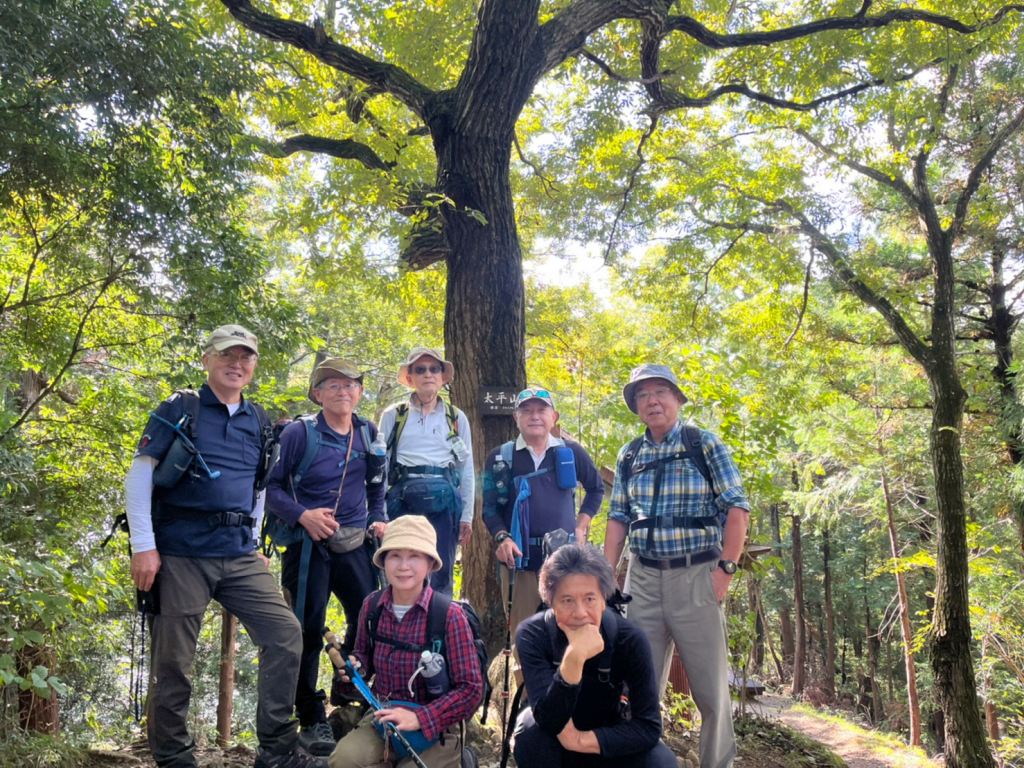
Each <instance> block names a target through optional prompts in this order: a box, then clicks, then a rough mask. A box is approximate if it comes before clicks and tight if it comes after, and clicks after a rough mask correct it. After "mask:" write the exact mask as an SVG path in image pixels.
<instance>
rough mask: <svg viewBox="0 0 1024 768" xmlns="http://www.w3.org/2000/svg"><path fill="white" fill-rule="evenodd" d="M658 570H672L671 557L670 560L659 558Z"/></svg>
mask: <svg viewBox="0 0 1024 768" xmlns="http://www.w3.org/2000/svg"><path fill="white" fill-rule="evenodd" d="M658 570H659V571H671V570H672V560H671V559H669V560H659V561H658Z"/></svg>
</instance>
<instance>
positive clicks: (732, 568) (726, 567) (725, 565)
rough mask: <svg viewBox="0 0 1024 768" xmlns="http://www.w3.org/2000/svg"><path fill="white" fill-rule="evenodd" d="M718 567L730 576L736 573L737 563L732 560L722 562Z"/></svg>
mask: <svg viewBox="0 0 1024 768" xmlns="http://www.w3.org/2000/svg"><path fill="white" fill-rule="evenodd" d="M718 566H719V567H720V568H721V569H722V570H723V571H725V572H726V573H728V574H733V573H736V563H735V562H733V561H732V560H721V561H719V563H718Z"/></svg>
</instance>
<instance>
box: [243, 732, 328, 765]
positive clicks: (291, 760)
mask: <svg viewBox="0 0 1024 768" xmlns="http://www.w3.org/2000/svg"><path fill="white" fill-rule="evenodd" d="M328 730H330V728H328ZM254 768H327V760H326V759H325V758H322V757H314V756H313V755H311V754H309V752H307V751H306V750H305V749H304V748H303V747H302V745H301V744H299V745H296V746H295V749H293V750H292V751H291V752H285V753H284V754H283V755H275V754H272V753H270V752H267V751H266V750H263V749H258V750H256V763H255V766H254Z"/></svg>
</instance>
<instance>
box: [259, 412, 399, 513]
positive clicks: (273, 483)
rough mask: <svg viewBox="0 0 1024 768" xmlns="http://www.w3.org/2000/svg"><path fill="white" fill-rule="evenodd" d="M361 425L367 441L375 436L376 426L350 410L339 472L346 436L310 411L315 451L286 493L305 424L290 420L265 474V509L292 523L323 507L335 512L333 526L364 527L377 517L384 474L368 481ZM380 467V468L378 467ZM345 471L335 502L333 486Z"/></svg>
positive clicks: (303, 443) (384, 486)
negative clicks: (272, 465)
mask: <svg viewBox="0 0 1024 768" xmlns="http://www.w3.org/2000/svg"><path fill="white" fill-rule="evenodd" d="M363 425H366V427H367V429H368V431H369V434H370V441H371V442H372V441H373V440H374V439H375V438H376V437H377V427H376V426H375V425H374V423H373V422H372V421H368V420H366V419H363V418H360V417H359V416H357V415H356V414H352V429H351V431H350V433H349V435H351V436H352V438H353V439H354V440H355V442H354V443H353V444H352V455H351V456H350V457H349V462H348V471H347V472H345V454H346V452H347V451H348V441H349V435H339V434H338V433H337V432H335V431H334V430H333V429H331V428H330V427H329V426H328V425H327V421H326V420H325V419H324V414H323V411H321V412H320V413H318V414H317V415H316V433H317V438H318V439H319V441H320V450H319V451H318V452H317V455H316V458H315V459H314V460H313V463H312V464H311V465H310V467H309V469H308V470H306V473H305V475H303V477H302V479H301V480H300V481H299V485H298V487H297V488H295V489H294V493H295V495H294V497H293V496H292V490H293V489H292V484H291V476H292V474H293V473H294V472H295V470H296V469H297V468H298V466H299V463H300V462H301V461H302V456H303V454H304V453H305V452H306V425H305V424H303V423H302V422H301V421H299V420H298V419H296V420H295V421H294V422H293V423H291V424H289V425H288V426H287V427H285V428H284V431H283V432H282V433H281V460H280V461H279V462H278V464H277V466H276V467H275V468H274V471H273V472H271V474H270V484H269V485H268V486H267V509H269V510H271V511H272V512H273V513H274V514H276V515H277V516H278V517H280V518H281V519H282V520H284V521H285V522H286V523H288V525H291V526H293V527H294V526H295V525H296V524H297V523H298V522H299V517H301V515H302V513H303V512H305V511H306V510H307V509H318V508H321V507H327V508H328V509H334V505H335V504H336V503H337V505H338V511H337V513H336V514H335V516H334V519H335V520H337V521H338V524H339V525H343V526H360V527H364V526H366V525H367V523H368V522H375V521H383V520H385V519H386V516H385V514H384V494H385V491H386V490H387V483H386V482H385V480H384V475H383V474H382V475H381V482H379V483H368V482H367V480H372V479H373V478H368V477H367V465H366V455H367V452H368V450H369V446H368V445H363V435H362V429H361V427H362V426H363ZM384 469H385V471H386V467H385V468H384ZM342 472H345V485H344V487H343V488H342V490H341V501H340V502H339V501H338V486H339V485H341V475H342Z"/></svg>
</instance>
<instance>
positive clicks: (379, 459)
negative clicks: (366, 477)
mask: <svg viewBox="0 0 1024 768" xmlns="http://www.w3.org/2000/svg"><path fill="white" fill-rule="evenodd" d="M387 453H388V444H387V443H386V442H385V440H384V435H383V433H381V432H378V433H377V436H376V437H375V438H374V439H373V442H372V443H370V469H371V472H370V474H371V475H373V477H372V479H371V480H370V482H371V483H381V482H383V481H384V465H385V460H384V457H385V456H387Z"/></svg>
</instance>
